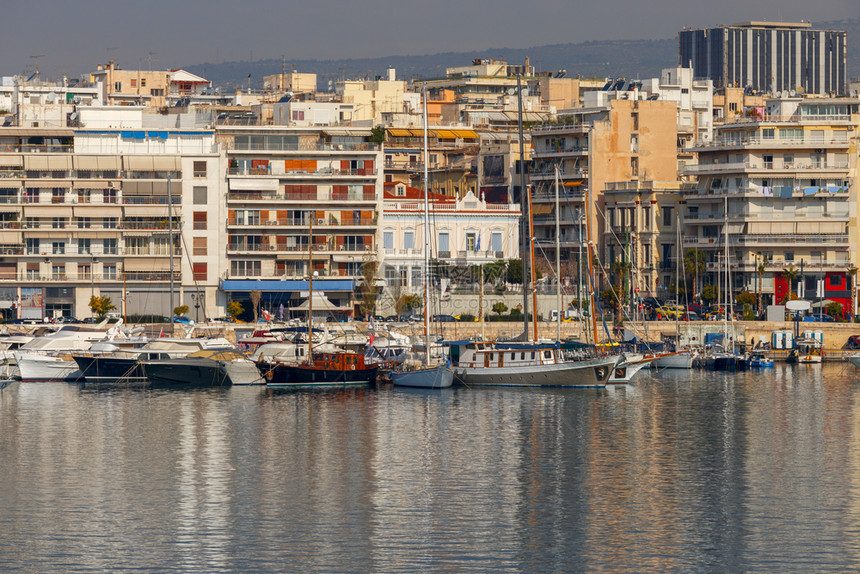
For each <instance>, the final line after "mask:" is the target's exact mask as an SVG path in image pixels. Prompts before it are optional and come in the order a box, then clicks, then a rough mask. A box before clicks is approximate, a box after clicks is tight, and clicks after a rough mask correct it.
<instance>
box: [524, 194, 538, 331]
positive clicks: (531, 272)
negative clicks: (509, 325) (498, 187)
mask: <svg viewBox="0 0 860 574" xmlns="http://www.w3.org/2000/svg"><path fill="white" fill-rule="evenodd" d="M526 197H527V198H528V204H529V279H530V280H529V283H530V284H531V291H532V326H533V328H534V335H533V336H532V340H533V341H534V342H535V343H537V340H538V323H537V288H536V287H537V278H536V277H535V264H534V262H535V237H534V235H535V223H534V219H533V218H532V190H531V186H529V187H527V188H526ZM528 312H529V310H528V307H526V321H528Z"/></svg>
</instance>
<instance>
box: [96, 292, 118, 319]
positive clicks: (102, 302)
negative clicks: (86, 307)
mask: <svg viewBox="0 0 860 574" xmlns="http://www.w3.org/2000/svg"><path fill="white" fill-rule="evenodd" d="M114 309H116V305H114V304H113V303H111V300H110V297H100V296H98V295H92V296H90V310H91V311H92V312H93V315H96V316H97V317H98V318H99V319H103V318H104V316H105V315H107V314H108V312H109V311H113V310H114Z"/></svg>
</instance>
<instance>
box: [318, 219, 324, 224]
mask: <svg viewBox="0 0 860 574" xmlns="http://www.w3.org/2000/svg"><path fill="white" fill-rule="evenodd" d="M317 225H325V218H323V219H317Z"/></svg>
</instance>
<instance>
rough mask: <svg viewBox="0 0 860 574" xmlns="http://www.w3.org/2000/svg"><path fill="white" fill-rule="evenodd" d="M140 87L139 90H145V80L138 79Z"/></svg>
mask: <svg viewBox="0 0 860 574" xmlns="http://www.w3.org/2000/svg"><path fill="white" fill-rule="evenodd" d="M140 87H141V88H145V87H146V78H141V79H140Z"/></svg>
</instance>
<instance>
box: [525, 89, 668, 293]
mask: <svg viewBox="0 0 860 574" xmlns="http://www.w3.org/2000/svg"><path fill="white" fill-rule="evenodd" d="M589 96H590V95H589ZM594 96H595V98H589V102H587V103H589V104H590V105H589V106H588V107H584V108H574V109H571V110H563V111H562V112H560V114H559V121H558V123H556V124H548V125H544V126H540V127H537V128H535V129H533V130H532V132H531V135H532V142H533V148H534V149H533V150H532V156H531V157H532V163H531V166H532V167H531V172H530V182H531V186H532V214H533V218H534V228H535V240H536V247H537V251H538V254H539V255H538V257H537V264H538V266H539V267H538V268H540V265H542V263H541V259H542V258H543V260H544V263H543V265H547V263H546V262H547V261H548V262H552V263H553V265H554V261H555V244H556V235H555V227H556V219H558V220H559V223H560V233H561V237H559V241H560V243H561V254H560V256H561V260H562V266H563V268H564V269H563V276H562V280H563V281H565V280H570V279H571V277H572V276H573V274H574V271H573V270H574V269H577V268H578V265H577V263H576V261H575V257H576V254H577V253H578V252H579V246H580V238H582V241H587V238H588V233H587V231H586V228H585V227H586V221H585V218H586V204H585V202H586V200H588V202H589V205H588V215H589V216H590V219H589V221H588V223H589V226H590V232H591V237H592V239H593V240H595V241H596V242H598V243H599V239H600V238H602V237H603V234H604V232H605V229H606V227H605V226H606V222H605V212H606V209H607V207H608V206H607V205H606V204H605V200H604V193H603V192H604V190H605V189H606V184H607V182H621V181H624V182H630V181H634V182H635V181H646V182H649V181H669V182H671V181H676V180H677V179H678V177H677V157H678V147H677V146H678V135H677V106H676V105H675V103H674V102H670V101H658V100H649V99H647V94H646V93H644V92H639V91H638V90H637V91H622V92H618V95H617V96H616V93H615V91H614V90H613V91H612V92H611V93H610V92H602V93H600V92H595V93H594ZM621 98H625V99H621ZM595 104H596V105H595ZM556 171H557V173H558V182H559V183H558V185H559V193H558V195H559V210H558V212H556V208H555V204H556V191H555V181H556ZM599 248H600V249H601V255H602V259H603V260H604V261H605V262H607V264H611V263H612V262H613V261H614V260H616V259H617V258H618V257H619V256H620V252H617V251H615V252H613V251H612V250H610V249H608V247H607V246H606V245H600V246H599ZM541 255H542V256H543V257H541Z"/></svg>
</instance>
